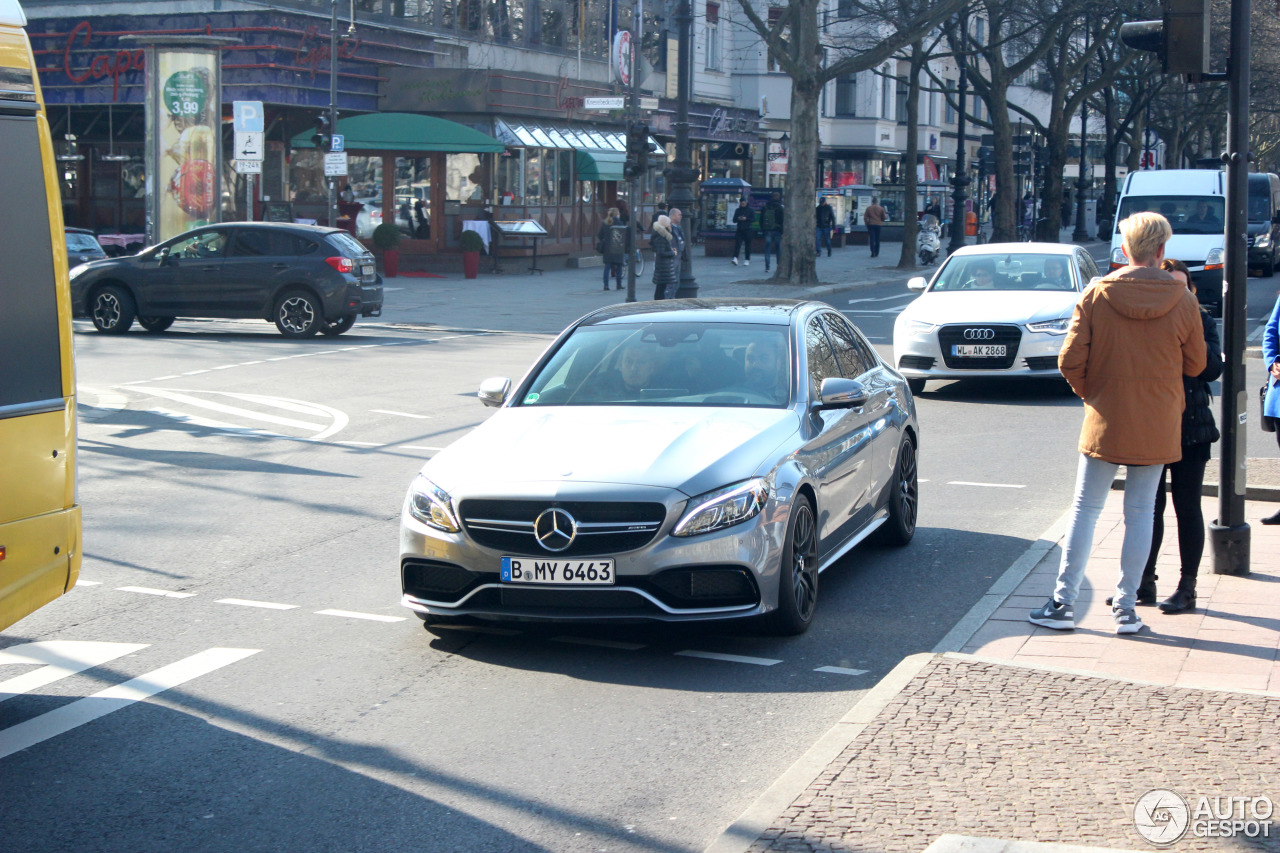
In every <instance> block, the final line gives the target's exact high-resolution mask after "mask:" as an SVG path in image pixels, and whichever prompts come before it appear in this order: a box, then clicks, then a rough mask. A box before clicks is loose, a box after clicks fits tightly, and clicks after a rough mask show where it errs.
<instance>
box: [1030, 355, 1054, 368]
mask: <svg viewBox="0 0 1280 853" xmlns="http://www.w3.org/2000/svg"><path fill="white" fill-rule="evenodd" d="M1027 368H1028V369H1029V370H1057V369H1058V357H1057V356H1056V355H1032V356H1028V357H1027Z"/></svg>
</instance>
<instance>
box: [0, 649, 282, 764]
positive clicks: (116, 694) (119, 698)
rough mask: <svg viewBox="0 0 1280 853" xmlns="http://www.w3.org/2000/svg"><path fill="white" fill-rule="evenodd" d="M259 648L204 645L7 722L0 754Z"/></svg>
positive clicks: (113, 709) (0, 756)
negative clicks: (85, 694) (195, 651)
mask: <svg viewBox="0 0 1280 853" xmlns="http://www.w3.org/2000/svg"><path fill="white" fill-rule="evenodd" d="M259 651H261V650H260V649H208V650H206V651H203V652H200V653H199V654H195V655H192V656H191V657H189V658H185V659H183V660H180V661H178V662H177V663H172V664H169V665H168V666H162V667H160V668H159V669H157V670H153V671H152V672H149V673H147V674H146V675H140V676H138V677H137V678H132V679H130V680H128V681H126V682H125V683H124V684H117V685H116V686H114V687H108V688H107V689H106V690H101V691H99V692H97V693H95V694H93V695H92V696H88V697H86V698H84V699H79V700H77V701H75V702H72V703H71V704H70V705H64V706H62V707H61V708H55V709H54V710H52V711H49V712H48V713H45V714H41V715H40V716H38V717H32V718H31V719H30V720H26V721H24V722H21V723H18V724H17V725H16V726H10V727H9V728H7V729H5V730H4V731H0V758H6V757H8V756H10V755H13V754H14V753H15V752H20V751H22V750H24V749H26V748H28V747H31V746H35V745H36V744H38V743H41V742H42V741H46V740H48V739H49V738H52V737H57V736H58V735H60V734H65V733H66V732H69V731H71V730H72V729H74V728H76V727H78V726H83V725H84V724H85V723H88V722H92V721H93V720H96V719H98V718H99V717H105V716H106V715H107V714H110V713H111V712H112V711H119V710H120V709H121V708H127V707H128V706H130V705H132V704H134V703H135V702H140V701H142V700H143V699H149V698H150V697H152V696H155V695H156V694H157V693H162V692H164V691H165V690H169V689H171V688H173V687H177V686H178V685H180V684H184V683H186V682H188V681H190V680H191V679H193V678H199V677H200V676H202V675H208V674H209V673H211V672H213V671H214V670H217V669H221V668H222V667H224V666H227V665H228V664H232V663H235V662H236V661H239V660H243V659H245V658H247V657H249V656H250V655H255V654H257V653H258V652H259Z"/></svg>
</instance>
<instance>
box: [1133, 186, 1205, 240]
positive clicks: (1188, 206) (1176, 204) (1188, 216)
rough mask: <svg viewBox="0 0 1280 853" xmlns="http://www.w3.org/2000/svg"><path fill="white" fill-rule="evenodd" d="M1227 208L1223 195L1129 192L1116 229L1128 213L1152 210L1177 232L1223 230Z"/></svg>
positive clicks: (1200, 232) (1198, 232)
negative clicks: (1133, 193)
mask: <svg viewBox="0 0 1280 853" xmlns="http://www.w3.org/2000/svg"><path fill="white" fill-rule="evenodd" d="M1224 209H1225V203H1224V201H1223V199H1222V197H1221V196H1204V195H1187V196H1181V195H1177V196H1174V195H1162V196H1141V195H1131V196H1126V197H1125V199H1124V201H1122V202H1120V213H1119V215H1117V216H1116V233H1117V234H1119V233H1120V223H1121V222H1123V221H1124V220H1125V219H1126V218H1127V217H1129V216H1132V215H1133V214H1135V213H1141V212H1142V211H1144V210H1150V211H1152V212H1153V213H1159V214H1161V215H1162V216H1164V218H1165V219H1167V220H1169V224H1170V225H1171V226H1172V227H1173V233H1174V234H1221V233H1222V214H1223V211H1224Z"/></svg>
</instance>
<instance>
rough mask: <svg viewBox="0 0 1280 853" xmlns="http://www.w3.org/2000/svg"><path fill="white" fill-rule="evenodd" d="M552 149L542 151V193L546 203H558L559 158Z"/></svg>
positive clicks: (559, 200)
mask: <svg viewBox="0 0 1280 853" xmlns="http://www.w3.org/2000/svg"><path fill="white" fill-rule="evenodd" d="M558 153H559V152H557V151H556V150H554V149H548V150H544V151H543V152H542V195H543V197H544V200H545V201H546V203H547V204H560V202H561V199H560V197H559V195H558V193H559V191H560V158H559V157H558V156H556V155H557V154H558Z"/></svg>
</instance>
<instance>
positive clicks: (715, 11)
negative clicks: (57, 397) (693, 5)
mask: <svg viewBox="0 0 1280 853" xmlns="http://www.w3.org/2000/svg"><path fill="white" fill-rule="evenodd" d="M706 67H707V70H708V71H719V70H720V5H719V4H718V3H708V4H707V66H706Z"/></svg>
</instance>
